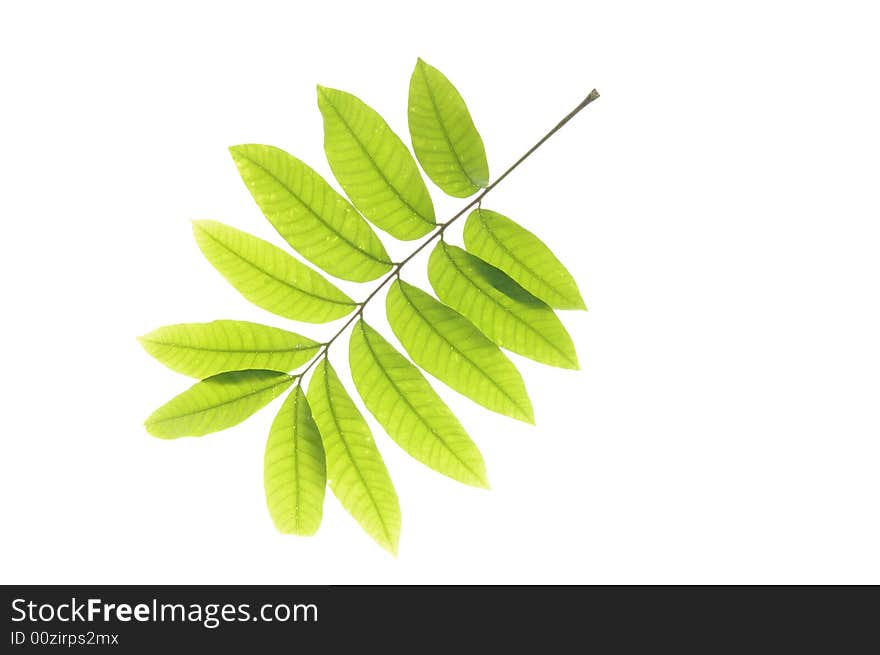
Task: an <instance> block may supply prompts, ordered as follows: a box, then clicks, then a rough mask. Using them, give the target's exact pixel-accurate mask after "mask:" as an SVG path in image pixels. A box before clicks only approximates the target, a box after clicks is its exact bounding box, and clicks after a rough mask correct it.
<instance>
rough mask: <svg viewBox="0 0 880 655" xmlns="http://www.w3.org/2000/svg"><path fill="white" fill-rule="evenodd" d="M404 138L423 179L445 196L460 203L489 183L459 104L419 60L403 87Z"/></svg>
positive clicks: (476, 137) (479, 146) (478, 141)
mask: <svg viewBox="0 0 880 655" xmlns="http://www.w3.org/2000/svg"><path fill="white" fill-rule="evenodd" d="M408 117H409V134H410V137H411V138H412V144H413V150H415V153H416V157H417V158H418V160H419V163H420V164H421V165H422V168H423V169H424V170H425V172H426V173H427V174H428V177H430V178H431V180H432V181H433V182H434V184H436V185H437V186H438V187H440V188H441V189H443V191H445V192H446V193H448V194H449V195H450V196H455V197H456V198H466V197H468V196H470V195H473V194H474V193H476V192H477V191H479V190H480V189H481V188H483V187H485V186H486V185H487V184H488V183H489V164H488V162H487V161H486V150H485V148H484V147H483V139H482V138H480V134H479V132H477V128H476V127H474V121H473V120H472V119H471V115H470V112H469V111H468V108H467V105H465V103H464V99H463V98H462V97H461V94H459V92H458V90H457V89H456V88H455V87H454V86H453V85H452V83H451V82H450V81H449V80H448V79H446V76H445V75H443V73H441V72H440V71H438V70H437V69H436V68H434V67H433V66H430V65H428V64H426V63H425V62H424V61H422V60H421V59H419V60H418V61H417V62H416V67H415V69H414V70H413V72H412V76H411V77H410V81H409V112H408Z"/></svg>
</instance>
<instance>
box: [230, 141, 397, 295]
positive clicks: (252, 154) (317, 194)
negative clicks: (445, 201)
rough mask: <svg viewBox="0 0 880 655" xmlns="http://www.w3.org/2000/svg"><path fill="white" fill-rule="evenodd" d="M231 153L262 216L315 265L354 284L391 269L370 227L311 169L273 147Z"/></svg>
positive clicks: (252, 146)
mask: <svg viewBox="0 0 880 655" xmlns="http://www.w3.org/2000/svg"><path fill="white" fill-rule="evenodd" d="M229 151H230V152H231V153H232V159H233V160H234V161H235V165H236V166H238V171H239V173H241V178H242V180H244V183H245V185H247V188H248V189H249V190H250V192H251V195H252V196H253V197H254V200H255V201H256V202H257V205H259V207H260V209H261V210H262V211H263V214H264V215H265V216H266V218H267V219H268V220H269V222H270V223H272V225H273V226H274V227H275V229H276V230H278V233H279V234H280V235H281V236H282V237H284V239H285V240H286V241H287V243H289V244H290V245H291V247H292V248H293V249H294V250H296V251H297V252H298V253H299V254H300V255H302V256H303V257H305V258H306V259H308V260H309V261H310V262H312V263H313V264H314V265H315V266H318V267H319V268H322V269H323V270H325V271H327V272H328V273H330V274H331V275H335V276H336V277H338V278H341V279H343V280H351V281H353V282H367V281H369V280H374V279H376V278H377V277H379V276H380V275H382V274H383V273H385V272H387V271H388V270H390V269H391V260H390V259H389V258H388V253H387V252H386V251H385V246H383V245H382V242H381V241H380V240H379V237H377V236H376V233H375V232H373V229H372V228H371V227H370V225H369V224H368V223H367V222H366V221H365V220H364V219H363V217H362V216H361V215H360V214H359V213H358V212H357V210H355V208H354V207H352V206H351V204H350V203H349V202H348V201H347V200H346V199H345V198H343V197H342V196H341V195H339V194H338V193H337V192H336V191H335V190H334V189H333V188H332V187H331V186H330V185H329V184H327V182H325V181H324V178H322V177H321V176H320V175H318V174H317V173H316V172H315V171H314V170H312V169H311V168H310V167H309V166H307V165H306V164H304V163H303V162H301V161H300V160H299V159H297V158H296V157H294V156H293V155H289V154H287V153H286V152H284V151H283V150H281V149H279V148H275V147H273V146H264V145H255V144H248V145H241V146H233V147H231V148H230V149H229Z"/></svg>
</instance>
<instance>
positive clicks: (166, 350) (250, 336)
mask: <svg viewBox="0 0 880 655" xmlns="http://www.w3.org/2000/svg"><path fill="white" fill-rule="evenodd" d="M138 341H140V343H141V345H142V346H143V347H144V350H146V351H147V352H148V353H149V354H150V355H152V356H153V357H155V358H156V359H158V360H159V361H160V362H162V363H163V364H165V366H167V367H168V368H170V369H171V370H173V371H177V372H178V373H183V374H184V375H189V376H192V377H194V378H207V377H211V376H212V375H217V374H218V373H225V372H227V371H243V370H245V369H264V370H271V371H283V372H287V371H292V370H293V369H295V368H296V367H297V366H300V365H301V364H305V363H306V362H307V361H309V360H310V359H311V358H312V357H314V356H315V354H316V353H317V352H318V350H319V349H320V347H321V345H322V344H320V343H318V342H317V341H312V340H311V339H309V338H308V337H304V336H302V335H299V334H296V333H294V332H288V331H287V330H281V329H279V328H275V327H269V326H268V325H260V324H259V323H249V322H247V321H226V320H222V321H212V322H211V323H179V324H177V325H166V326H164V327H160V328H158V329H157V330H153V331H152V332H150V333H149V334H146V335H144V336H142V337H138Z"/></svg>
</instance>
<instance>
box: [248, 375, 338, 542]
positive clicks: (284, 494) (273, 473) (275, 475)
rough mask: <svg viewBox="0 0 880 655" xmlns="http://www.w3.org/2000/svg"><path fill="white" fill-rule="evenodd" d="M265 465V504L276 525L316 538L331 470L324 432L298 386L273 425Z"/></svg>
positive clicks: (285, 529) (284, 531) (294, 532)
mask: <svg viewBox="0 0 880 655" xmlns="http://www.w3.org/2000/svg"><path fill="white" fill-rule="evenodd" d="M263 461H264V464H263V486H264V487H265V490H266V505H267V506H268V508H269V514H270V515H271V516H272V520H273V521H274V523H275V527H277V528H278V530H279V531H281V532H283V533H285V534H298V535H304V536H307V535H312V534H315V532H317V531H318V527H319V526H320V525H321V515H322V514H323V510H324V487H325V486H326V484H327V472H326V466H325V463H324V446H323V445H322V444H321V434H320V433H319V432H318V426H317V425H315V421H314V419H312V411H311V409H309V402H308V400H306V395H305V394H304V393H303V390H302V388H301V387H300V386H299V385H297V386H296V387H295V388H294V390H293V391H292V392H291V393H290V394H289V395H288V396H287V399H286V400H285V401H284V404H283V405H282V406H281V410H280V411H279V412H278V415H277V416H276V417H275V420H274V421H273V422H272V429H271V430H270V431H269V439H268V441H267V442H266V454H265V456H264V459H263Z"/></svg>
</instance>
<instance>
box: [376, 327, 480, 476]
mask: <svg viewBox="0 0 880 655" xmlns="http://www.w3.org/2000/svg"><path fill="white" fill-rule="evenodd" d="M360 328H361V336H363V338H364V343H366V344H367V349H368V350H369V351H370V354H371V355H372V356H373V361H374V362H376V366H378V367H379V370H380V371H382V373H383V375H384V376H385V379H386V380H388V382H389V383H390V384H391V386H392V387H393V388H394V391H395V392H397V395H398V396H399V397H400V398H402V399H403V401H404V402H405V403H406V405H407V407H409V408H410V410H411V411H412V413H413V414H415V415H416V416H417V417H418V419H419V421H420V422H421V424H422V425H424V426H425V427H426V428H428V430H429V431H430V432H431V434H433V435H434V436H435V437H437V439H438V440H439V441H440V443H441V444H443V447H444V448H445V449H446V450H447V451H449V453H450V454H451V455H452V456H453V457H454V458H455V459H457V460H458V461H459V462H460V463H461V465H462V466H463V467H464V468H465V470H467V471H468V472H469V473H470V474H471V475H473V476H474V478H476V479H477V480H482V476H481V475H480V474H479V473H477V472H476V471H474V470H473V469H472V468H471V467H470V466H469V465H468V463H467V462H465V461H464V460H463V459H462V458H461V457H459V455H458V453H456V452H455V451H454V450H452V448H450V447H449V444H448V443H447V442H446V440H445V439H444V438H443V436H442V435H441V434H440V433H439V432H438V431H437V430H435V429H434V427H433V426H431V425H430V424H429V423H428V421H427V420H426V419H425V417H424V416H422V415H421V413H420V412H419V411H418V410H417V409H416V408H415V407H414V406H413V404H412V403H411V402H410V400H409V398H408V397H407V396H406V394H404V393H403V392H402V391H401V390H400V387H398V386H397V383H396V382H395V381H394V379H393V378H392V377H391V375H389V373H388V371H387V370H385V367H383V366H382V363H381V361H380V360H379V356H378V355H376V351H375V350H374V349H373V344H372V343H370V338H369V337H368V336H367V332H366V330H365V329H364V327H363V324H362V325H361V326H360ZM441 402H442V401H441Z"/></svg>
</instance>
